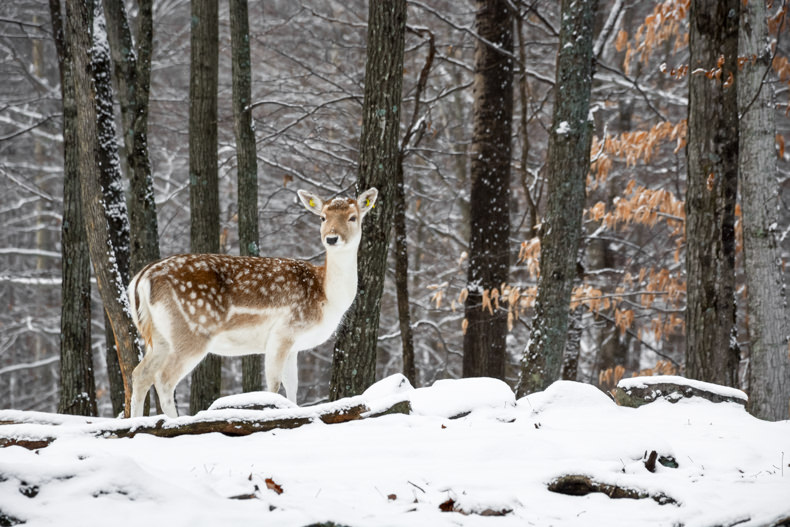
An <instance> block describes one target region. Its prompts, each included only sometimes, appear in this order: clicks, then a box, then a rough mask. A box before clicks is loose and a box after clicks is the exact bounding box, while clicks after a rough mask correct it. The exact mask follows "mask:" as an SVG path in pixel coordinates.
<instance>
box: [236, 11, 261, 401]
mask: <svg viewBox="0 0 790 527" xmlns="http://www.w3.org/2000/svg"><path fill="white" fill-rule="evenodd" d="M229 4H230V38H231V47H232V51H231V55H232V57H233V60H232V75H233V129H234V131H235V133H236V159H237V160H238V166H237V169H236V170H237V173H238V186H239V194H238V202H239V253H240V254H241V255H242V256H259V254H260V249H259V246H258V244H259V243H260V237H259V235H258V158H257V157H256V152H255V129H254V128H253V124H252V111H251V110H250V102H251V101H250V98H251V84H252V67H251V64H250V27H249V18H248V14H247V0H229ZM262 373H263V363H262V361H261V356H260V355H246V356H244V357H242V359H241V386H242V389H243V390H244V391H245V392H254V391H258V390H261V389H263V381H262V379H263V377H262Z"/></svg>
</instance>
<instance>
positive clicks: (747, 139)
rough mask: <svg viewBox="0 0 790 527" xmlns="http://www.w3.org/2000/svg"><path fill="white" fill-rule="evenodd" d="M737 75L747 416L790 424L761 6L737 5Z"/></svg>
mask: <svg viewBox="0 0 790 527" xmlns="http://www.w3.org/2000/svg"><path fill="white" fill-rule="evenodd" d="M738 45H739V51H738V56H740V57H752V56H754V57H756V60H755V61H750V60H748V61H745V63H744V65H743V69H741V71H740V72H739V73H738V110H739V112H740V113H741V117H740V122H739V123H738V126H739V128H740V129H739V132H740V137H739V143H738V146H739V151H738V182H739V184H740V186H741V206H742V210H743V214H742V219H743V252H744V259H745V261H744V273H745V274H746V284H747V289H748V298H747V310H748V313H749V343H750V347H749V351H750V353H749V357H750V358H749V404H748V407H749V411H750V412H751V413H752V414H753V415H755V416H756V417H759V418H761V419H770V420H774V421H776V420H781V419H787V418H789V417H790V415H788V411H790V356H788V353H787V334H788V333H787V310H786V298H785V295H784V293H785V288H784V280H783V278H782V269H781V267H780V264H779V262H780V261H781V253H780V252H779V241H778V239H777V238H778V233H777V225H778V219H779V218H778V207H779V185H778V182H777V180H776V154H775V148H774V143H775V136H776V112H775V110H774V87H773V83H772V79H771V80H769V81H766V79H767V77H768V75H770V68H771V61H772V59H773V55H772V53H771V47H770V46H769V42H768V29H767V27H766V11H765V3H764V2H763V0H755V1H752V2H748V3H746V4H743V3H742V4H741V18H740V31H739V42H738Z"/></svg>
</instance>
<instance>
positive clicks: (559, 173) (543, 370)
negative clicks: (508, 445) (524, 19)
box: [517, 0, 598, 396]
mask: <svg viewBox="0 0 790 527" xmlns="http://www.w3.org/2000/svg"><path fill="white" fill-rule="evenodd" d="M597 6H598V2H597V0H585V1H572V0H563V2H562V24H561V27H560V49H559V53H558V54H557V81H556V87H555V89H554V113H553V117H552V126H551V130H550V133H549V150H548V157H547V179H548V189H547V192H546V195H547V197H548V204H547V208H546V217H545V218H544V219H543V223H542V226H541V251H540V279H539V281H538V296H537V299H536V301H535V317H534V318H533V320H532V332H531V334H530V340H529V343H528V345H527V348H526V350H525V351H524V357H523V358H522V362H521V378H520V379H519V384H518V387H517V393H518V395H519V396H523V395H526V394H528V393H531V392H535V391H539V390H543V389H545V388H546V387H547V386H548V385H550V384H551V383H553V382H554V381H556V380H557V379H559V378H560V371H561V368H562V360H563V352H564V350H565V345H566V340H567V335H568V320H569V311H570V299H571V293H572V291H573V284H574V281H575V280H576V278H577V275H578V272H577V265H578V252H579V244H580V241H581V235H582V213H583V210H584V199H585V185H586V178H587V172H588V171H589V168H590V143H591V141H592V124H593V123H592V121H591V120H590V117H589V111H590V86H591V84H592V75H593V24H594V18H595V12H596V9H597Z"/></svg>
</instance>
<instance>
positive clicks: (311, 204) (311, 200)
mask: <svg viewBox="0 0 790 527" xmlns="http://www.w3.org/2000/svg"><path fill="white" fill-rule="evenodd" d="M309 204H310V206H311V207H315V200H314V199H313V198H310V201H309Z"/></svg>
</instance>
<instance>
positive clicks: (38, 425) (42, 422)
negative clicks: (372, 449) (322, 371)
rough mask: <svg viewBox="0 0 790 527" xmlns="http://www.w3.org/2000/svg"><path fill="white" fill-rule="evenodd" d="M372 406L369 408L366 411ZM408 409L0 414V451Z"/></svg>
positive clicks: (406, 406) (345, 403) (251, 428)
mask: <svg viewBox="0 0 790 527" xmlns="http://www.w3.org/2000/svg"><path fill="white" fill-rule="evenodd" d="M371 406H372V408H371ZM410 412H411V404H410V402H409V401H408V400H407V399H405V398H393V399H390V400H388V401H385V402H383V403H378V404H375V405H370V404H369V403H368V402H364V401H362V399H361V398H359V397H352V398H348V399H344V400H340V401H336V402H333V403H326V404H320V405H316V406H308V407H295V408H287V409H270V410H244V409H232V408H225V409H222V410H216V411H204V412H200V413H198V414H197V415H195V416H185V417H179V418H176V419H169V418H167V417H163V416H157V417H141V418H136V419H109V418H95V417H92V418H77V417H72V416H69V417H67V418H65V417H63V416H58V415H56V414H46V413H41V412H19V411H13V410H4V411H0V447H6V446H14V445H15V446H22V447H24V448H28V449H31V450H35V449H39V448H44V447H46V446H48V445H49V444H50V443H52V442H53V441H55V440H57V438H58V437H59V436H61V435H64V434H67V435H72V434H85V435H93V436H96V437H103V438H128V437H134V436H136V435H138V434H149V435H154V436H157V437H177V436H182V435H197V434H209V433H220V434H224V435H226V436H244V435H249V434H253V433H256V432H268V431H271V430H276V429H293V428H298V427H300V426H304V425H307V424H310V423H318V422H321V423H324V424H339V423H346V422H349V421H356V420H359V419H369V418H375V417H380V416H383V415H388V414H392V413H401V414H408V413H410Z"/></svg>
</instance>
